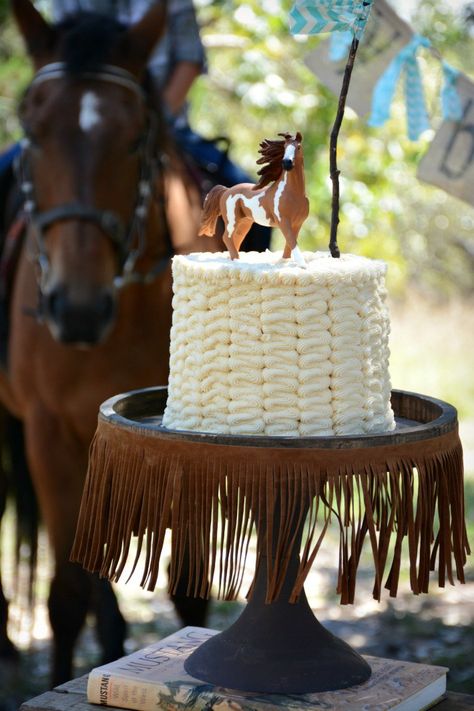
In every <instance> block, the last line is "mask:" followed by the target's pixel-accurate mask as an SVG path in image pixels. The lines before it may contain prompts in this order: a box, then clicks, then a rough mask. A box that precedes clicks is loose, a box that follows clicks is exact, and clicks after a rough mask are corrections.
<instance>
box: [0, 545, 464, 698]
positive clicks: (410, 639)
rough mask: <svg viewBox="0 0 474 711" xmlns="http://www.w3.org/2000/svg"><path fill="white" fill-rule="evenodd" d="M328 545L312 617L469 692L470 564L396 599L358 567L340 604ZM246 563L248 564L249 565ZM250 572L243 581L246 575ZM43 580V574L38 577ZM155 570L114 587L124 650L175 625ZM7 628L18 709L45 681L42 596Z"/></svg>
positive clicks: (82, 665) (2, 668) (371, 650)
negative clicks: (434, 670) (444, 670)
mask: <svg viewBox="0 0 474 711" xmlns="http://www.w3.org/2000/svg"><path fill="white" fill-rule="evenodd" d="M333 558H334V551H331V550H330V549H327V550H323V551H321V555H320V558H319V562H318V564H317V565H316V566H315V570H314V571H312V573H311V574H310V577H309V578H308V581H307V584H306V586H305V589H306V592H307V595H308V598H309V600H310V603H311V606H312V608H313V610H314V611H315V614H316V616H317V617H318V619H319V620H320V621H321V622H322V623H323V624H324V625H325V626H326V627H327V628H328V629H329V630H330V631H331V632H333V633H334V634H336V635H337V636H339V637H341V638H342V639H344V640H345V641H346V642H348V643H349V644H350V645H351V646H353V647H354V648H355V649H357V650H359V651H360V652H362V653H366V654H370V655H375V656H380V657H389V658H396V659H404V660H410V661H417V662H423V663H428V664H437V665H442V666H447V667H449V669H450V671H449V675H448V688H449V689H451V690H453V691H463V692H466V693H473V694H474V663H473V660H474V568H473V567H472V566H471V567H469V568H468V571H467V572H468V582H467V584H466V585H459V584H458V585H456V586H454V587H452V586H449V587H448V588H445V589H444V590H439V589H437V588H436V585H435V583H434V584H433V588H432V590H430V594H429V595H424V596H417V597H415V596H413V595H412V594H411V593H410V592H409V591H408V586H407V583H406V582H405V583H403V586H402V590H401V594H399V596H398V597H397V598H396V599H390V598H388V597H384V598H383V599H382V602H380V603H378V602H376V601H374V600H372V599H371V595H370V591H371V586H372V578H371V570H370V568H369V566H366V567H365V566H363V567H362V569H361V571H360V576H359V582H358V592H357V598H356V604H355V605H353V606H345V607H342V606H340V605H339V604H338V600H337V597H336V595H335V592H334V588H335V571H334V563H333ZM248 567H251V565H249V566H248ZM250 579H251V574H250V573H248V575H247V578H246V581H245V585H247V583H248V582H249V581H250ZM40 584H41V581H40ZM165 587H166V576H165V575H164V574H161V575H160V579H159V582H158V587H157V589H156V590H155V592H154V593H148V592H144V591H141V590H140V589H139V588H138V586H137V585H136V584H135V583H134V581H133V580H132V581H131V582H130V583H128V584H127V585H125V584H122V583H120V584H119V585H118V586H117V593H118V596H119V599H120V603H121V607H122V610H123V611H124V614H125V615H126V617H127V619H128V621H129V637H128V641H127V653H130V652H132V651H134V650H136V649H139V648H140V647H143V646H145V645H146V644H149V643H151V642H153V641H156V640H157V639H159V638H162V637H165V636H167V635H168V634H171V633H172V632H173V631H175V630H176V629H177V628H178V627H179V623H178V620H177V617H176V615H175V612H174V609H173V606H172V604H171V602H170V601H169V600H168V597H167V594H166V590H165ZM244 604H245V600H244V599H241V600H239V601H237V602H234V603H232V602H222V601H216V600H213V601H212V603H211V610H210V619H209V622H208V626H209V627H211V628H214V629H225V628H226V627H228V626H229V624H231V622H232V621H233V620H234V619H235V618H236V617H237V616H238V615H239V614H240V612H241V610H242V609H243V606H244ZM12 613H13V618H14V619H13V624H12V626H11V630H12V636H13V638H14V639H15V642H16V643H17V644H18V645H19V647H21V657H20V660H19V662H18V663H16V664H13V663H10V664H3V665H1V664H0V711H16V709H18V708H19V706H20V704H21V703H22V702H23V701H25V700H27V699H31V698H32V697H34V696H36V695H38V694H40V693H42V692H43V691H45V690H47V689H48V667H49V653H50V633H49V628H48V624H47V615H46V607H45V603H44V600H43V601H41V602H40V604H38V605H37V607H36V610H35V615H34V619H32V618H31V617H29V616H28V614H27V613H26V611H25V610H24V609H23V610H20V609H19V608H18V607H13V609H12ZM98 663H99V662H98V647H97V644H96V641H95V637H94V632H93V628H92V626H91V625H89V626H88V627H87V628H86V629H85V630H84V632H83V634H82V636H81V639H80V644H79V646H78V650H77V657H76V670H75V676H80V675H82V674H84V673H86V672H87V671H88V670H89V669H90V668H91V667H93V666H96V665H97V664H98Z"/></svg>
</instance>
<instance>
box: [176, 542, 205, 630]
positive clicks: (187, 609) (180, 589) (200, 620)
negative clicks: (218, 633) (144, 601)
mask: <svg viewBox="0 0 474 711" xmlns="http://www.w3.org/2000/svg"><path fill="white" fill-rule="evenodd" d="M168 572H169V568H168ZM189 576H190V561H189V549H187V550H186V551H185V554H184V557H183V562H182V567H181V575H180V578H179V580H178V585H177V587H176V591H175V592H174V593H173V594H172V595H170V599H171V600H172V602H173V604H174V606H175V610H176V612H177V614H178V617H179V619H180V621H181V624H182V625H183V627H187V626H188V625H190V626H191V627H205V626H206V619H207V613H208V608H209V598H202V597H191V596H189V595H188V594H187V590H188V585H189ZM201 581H202V578H200V579H199V580H193V585H197V586H198V587H200V586H201ZM207 587H209V586H207Z"/></svg>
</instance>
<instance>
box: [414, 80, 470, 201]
mask: <svg viewBox="0 0 474 711" xmlns="http://www.w3.org/2000/svg"><path fill="white" fill-rule="evenodd" d="M457 87H458V93H459V96H460V99H461V106H462V115H461V118H460V120H459V121H449V120H448V121H443V123H442V124H441V126H440V128H439V130H438V131H437V133H436V135H435V137H434V139H433V141H432V143H431V144H430V147H429V149H428V152H427V153H426V154H425V155H424V157H423V158H422V160H421V162H420V164H419V166H418V172H417V176H418V178H419V179H420V180H423V181H424V182H425V183H431V184H432V185H436V186H438V187H439V188H442V189H443V190H445V191H446V192H447V193H451V194H452V195H455V196H456V197H458V198H460V199H461V200H465V201H466V202H468V203H470V204H471V205H474V84H473V83H472V82H471V81H470V80H469V79H468V78H467V77H465V76H463V75H461V76H460V77H459V78H458V81H457Z"/></svg>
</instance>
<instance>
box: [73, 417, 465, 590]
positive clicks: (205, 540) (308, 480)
mask: <svg viewBox="0 0 474 711" xmlns="http://www.w3.org/2000/svg"><path fill="white" fill-rule="evenodd" d="M332 520H336V521H337V523H338V525H339V532H340V540H339V575H338V584H337V591H338V594H339V595H340V598H341V602H342V603H352V602H353V600H354V594H355V589H356V573H357V568H358V565H359V561H360V556H361V552H362V548H363V545H364V542H365V541H366V539H368V542H369V545H370V547H371V551H372V558H373V565H374V587H373V596H374V598H376V599H380V596H381V592H382V587H383V585H385V587H386V588H387V589H388V590H389V592H390V595H391V596H396V594H397V588H398V583H399V578H400V569H401V565H402V548H403V546H404V543H405V544H406V547H407V551H408V562H409V574H410V585H411V589H412V591H413V592H414V593H415V594H419V593H426V592H428V585H429V580H430V571H433V570H435V568H437V570H438V583H439V585H440V586H441V587H444V585H445V583H446V580H448V581H449V582H450V583H451V584H453V583H454V578H455V577H457V579H458V580H460V581H461V582H464V574H463V567H464V564H465V562H466V554H468V553H469V552H470V551H469V544H468V540H467V535H466V528H465V523H464V495H463V463H462V448H461V443H460V440H459V437H458V434H457V431H453V432H449V433H447V434H444V435H441V436H438V437H436V438H433V439H427V440H424V441H418V442H415V443H413V442H412V443H407V444H397V445H396V446H371V447H367V448H363V449H362V448H360V449H357V448H356V449H311V450H310V449H301V450H300V449H285V448H270V449H267V448H258V447H249V446H228V445H227V446H223V445H215V444H208V443H200V442H192V443H189V442H181V441H176V440H175V441H168V440H167V439H165V438H160V437H153V436H148V435H143V434H140V433H139V432H137V431H133V430H130V429H127V428H121V427H117V426H116V425H110V424H108V423H107V422H106V421H101V420H99V427H98V430H97V433H96V436H95V439H94V442H93V444H92V447H91V453H90V465H89V472H88V478H87V482H86V486H85V490H84V497H83V502H82V507H81V512H80V517H79V523H78V528H77V534H76V540H75V543H74V548H73V551H72V560H74V561H77V562H80V563H82V564H83V565H84V567H85V568H86V569H88V570H89V571H93V572H98V573H99V574H100V575H101V576H104V577H107V578H109V579H111V580H114V581H116V580H118V579H119V578H120V576H121V575H122V573H123V571H124V568H125V564H126V562H127V559H128V557H129V555H130V544H131V541H132V538H134V537H136V540H137V549H136V553H135V559H134V561H133V564H132V568H133V571H134V570H135V569H136V567H137V565H138V563H139V559H142V560H143V576H142V580H141V585H142V586H143V587H146V588H147V589H149V590H153V589H154V587H155V584H156V581H157V576H158V567H159V562H160V555H161V552H162V548H163V542H164V538H165V533H166V530H167V528H169V527H170V528H171V531H172V534H171V541H172V543H171V548H172V551H171V568H170V592H174V591H175V590H176V587H177V584H178V581H179V580H180V578H181V576H182V575H183V572H184V571H187V575H188V591H187V592H188V594H189V595H191V596H195V597H207V596H208V595H209V593H210V589H211V585H212V584H217V587H218V595H219V597H221V598H224V599H234V598H235V597H236V596H237V594H238V592H239V589H240V587H241V584H242V577H243V572H244V567H245V561H246V557H247V551H248V548H249V543H250V539H251V536H252V535H253V534H254V532H255V530H256V531H257V551H258V556H262V555H263V556H266V557H267V561H268V562H267V602H271V601H273V600H275V599H276V598H277V597H278V595H279V592H280V590H281V588H282V585H283V581H284V579H285V575H286V572H287V567H288V561H289V559H290V557H291V552H292V550H293V549H294V547H295V546H298V549H299V551H300V566H299V571H298V574H297V577H296V580H295V584H294V586H293V591H292V597H291V601H293V602H294V601H296V600H297V598H298V596H299V594H300V593H301V591H302V588H303V585H304V581H305V579H306V576H307V574H308V572H309V570H310V569H311V566H312V565H313V563H314V561H315V559H316V556H317V553H318V551H319V548H320V546H321V543H322V541H323V539H324V537H325V535H326V532H327V530H328V526H329V524H330V522H331V521H332ZM267 531H268V532H269V534H270V535H266V532H267Z"/></svg>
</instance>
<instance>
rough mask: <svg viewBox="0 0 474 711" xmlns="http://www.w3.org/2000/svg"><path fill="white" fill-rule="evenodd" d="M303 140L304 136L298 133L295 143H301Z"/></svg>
mask: <svg viewBox="0 0 474 711" xmlns="http://www.w3.org/2000/svg"><path fill="white" fill-rule="evenodd" d="M302 140H303V136H302V135H301V133H300V132H299V131H298V133H297V134H296V136H295V141H298V143H301V141H302Z"/></svg>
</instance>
